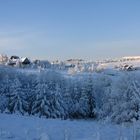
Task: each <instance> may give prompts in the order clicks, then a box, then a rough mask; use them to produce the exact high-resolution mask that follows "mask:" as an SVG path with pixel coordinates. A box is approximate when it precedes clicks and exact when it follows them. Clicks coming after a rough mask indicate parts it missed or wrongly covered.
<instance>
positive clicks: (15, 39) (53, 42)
mask: <svg viewBox="0 0 140 140" xmlns="http://www.w3.org/2000/svg"><path fill="white" fill-rule="evenodd" d="M139 4H140V1H137V0H134V1H132V0H124V1H121V0H118V1H111V0H107V1H100V2H97V1H96V2H95V1H92V0H88V1H84V0H77V1H74V0H71V1H70V0H67V1H65V0H59V1H57V0H52V1H49V0H46V1H44V0H40V1H34V0H30V1H28V0H24V1H19V0H13V1H10V0H6V1H1V2H0V17H1V22H0V53H1V54H7V55H8V56H11V55H14V54H15V55H19V56H27V57H30V58H38V59H41V60H67V59H71V58H76V59H84V60H104V59H114V58H121V57H124V56H139V55H140V53H139V52H140V40H139V39H140V28H139V25H140V19H139V14H140V9H139Z"/></svg>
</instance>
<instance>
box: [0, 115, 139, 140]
mask: <svg viewBox="0 0 140 140" xmlns="http://www.w3.org/2000/svg"><path fill="white" fill-rule="evenodd" d="M132 126H133V125H132V124H131V125H127V126H126V125H124V126H121V125H114V124H107V123H101V122H96V121H93V120H91V121H88V120H74V121H70V120H58V119H55V120H53V119H40V118H36V117H23V116H18V115H5V114H0V140H9V139H10V140H122V139H121V136H123V137H124V139H123V140H133V134H134V132H133V131H134V130H135V129H133V127H132ZM137 135H138V132H137ZM137 140H139V139H137Z"/></svg>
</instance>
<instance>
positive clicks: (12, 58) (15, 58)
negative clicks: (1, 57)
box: [10, 55, 20, 60]
mask: <svg viewBox="0 0 140 140" xmlns="http://www.w3.org/2000/svg"><path fill="white" fill-rule="evenodd" d="M10 59H11V60H17V59H20V58H19V57H18V56H15V55H13V56H11V57H10Z"/></svg>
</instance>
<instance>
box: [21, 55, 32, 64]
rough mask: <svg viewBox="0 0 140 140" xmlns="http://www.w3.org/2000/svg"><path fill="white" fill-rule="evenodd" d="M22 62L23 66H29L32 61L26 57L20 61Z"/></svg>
mask: <svg viewBox="0 0 140 140" xmlns="http://www.w3.org/2000/svg"><path fill="white" fill-rule="evenodd" d="M20 62H21V63H22V64H23V65H28V64H30V63H31V62H30V60H29V59H28V58H27V57H24V58H21V59H20Z"/></svg>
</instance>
